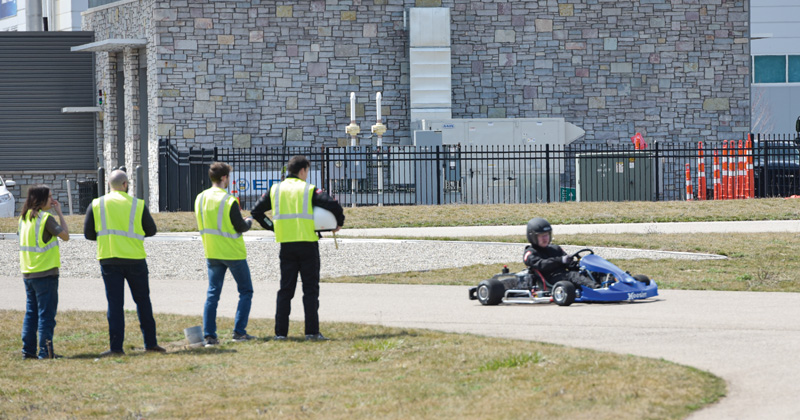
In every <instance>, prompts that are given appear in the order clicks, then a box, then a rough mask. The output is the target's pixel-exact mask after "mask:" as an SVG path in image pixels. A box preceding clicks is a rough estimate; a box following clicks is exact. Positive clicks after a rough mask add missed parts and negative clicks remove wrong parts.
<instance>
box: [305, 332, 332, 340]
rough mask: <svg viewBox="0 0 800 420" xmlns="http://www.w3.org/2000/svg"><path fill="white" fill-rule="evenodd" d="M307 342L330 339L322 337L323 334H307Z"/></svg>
mask: <svg viewBox="0 0 800 420" xmlns="http://www.w3.org/2000/svg"><path fill="white" fill-rule="evenodd" d="M306 340H310V341H328V339H327V338H325V336H324V335H322V334H321V333H316V334H306Z"/></svg>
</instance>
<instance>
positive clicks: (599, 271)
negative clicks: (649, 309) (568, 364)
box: [469, 248, 658, 306]
mask: <svg viewBox="0 0 800 420" xmlns="http://www.w3.org/2000/svg"><path fill="white" fill-rule="evenodd" d="M584 253H586V254H587V255H582V254H584ZM570 257H571V260H572V262H571V264H570V265H569V269H570V270H576V271H579V272H580V273H581V275H584V276H588V277H589V278H590V279H591V280H594V283H595V284H596V285H597V288H591V287H587V286H583V285H576V284H575V283H573V282H571V281H566V280H562V281H559V282H556V283H555V284H551V283H550V282H548V281H547V280H545V278H544V276H542V275H541V274H540V273H538V272H532V271H533V270H529V269H525V270H523V271H520V272H518V273H509V272H508V267H504V268H503V272H502V273H500V274H497V275H495V276H493V277H492V278H490V279H488V280H483V281H481V282H480V283H479V284H478V286H477V287H471V288H470V289H469V298H470V300H476V299H477V300H478V301H479V302H480V303H481V304H482V305H498V304H500V303H550V302H555V303H556V304H557V305H559V306H569V305H571V304H572V303H573V302H624V301H634V300H640V299H647V298H651V297H654V296H658V285H657V284H656V283H655V282H654V281H652V280H650V279H649V278H648V277H647V276H645V275H643V274H637V275H631V274H630V273H628V272H627V271H623V270H621V269H620V268H619V267H617V266H616V265H614V264H612V263H610V262H608V260H606V259H604V258H602V257H600V256H599V255H596V254H595V253H594V251H592V250H591V249H588V248H584V249H581V250H579V251H577V252H575V253H574V254H572V255H571V256H570Z"/></svg>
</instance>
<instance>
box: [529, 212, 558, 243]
mask: <svg viewBox="0 0 800 420" xmlns="http://www.w3.org/2000/svg"><path fill="white" fill-rule="evenodd" d="M552 231H553V227H552V226H550V223H549V222H548V221H547V220H544V219H542V218H541V217H534V218H533V219H531V220H529V221H528V242H530V243H532V244H534V245H535V244H536V236H538V235H539V234H540V233H550V232H552Z"/></svg>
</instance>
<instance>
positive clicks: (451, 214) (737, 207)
mask: <svg viewBox="0 0 800 420" xmlns="http://www.w3.org/2000/svg"><path fill="white" fill-rule="evenodd" d="M244 213H245V214H248V212H244ZM345 215H346V216H347V219H346V221H345V228H385V227H419V226H484V225H522V224H525V223H527V222H528V220H530V219H531V218H532V217H536V216H539V217H544V218H546V219H547V220H549V221H550V223H552V224H573V223H644V222H694V221H722V220H793V219H800V206H798V205H797V201H796V200H793V199H783V198H763V199H750V200H719V201H665V202H649V201H633V202H624V203H619V202H591V203H586V202H580V203H577V202H568V203H549V204H494V205H456V204H453V205H443V206H385V207H357V208H346V209H345ZM153 218H154V219H155V221H156V224H157V225H158V228H159V230H160V231H162V232H193V231H195V230H197V224H196V222H195V219H194V214H192V213H189V212H181V213H153ZM67 224H68V225H69V226H70V231H71V232H77V233H81V232H83V216H81V215H75V216H67ZM256 229H261V227H260V226H257V227H256ZM16 231H17V218H0V232H16Z"/></svg>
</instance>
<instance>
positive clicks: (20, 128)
mask: <svg viewBox="0 0 800 420" xmlns="http://www.w3.org/2000/svg"><path fill="white" fill-rule="evenodd" d="M93 41H94V33H93V32H7V33H0V170H4V171H15V170H91V169H95V166H96V163H95V162H96V159H95V156H96V151H95V128H94V127H95V126H94V123H95V114H94V113H74V114H64V113H62V112H61V108H63V107H89V106H95V105H96V104H95V103H94V100H95V99H94V98H95V92H94V90H95V89H94V57H93V54H92V53H78V52H71V51H70V47H74V46H77V45H82V44H87V43H90V42H93Z"/></svg>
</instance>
